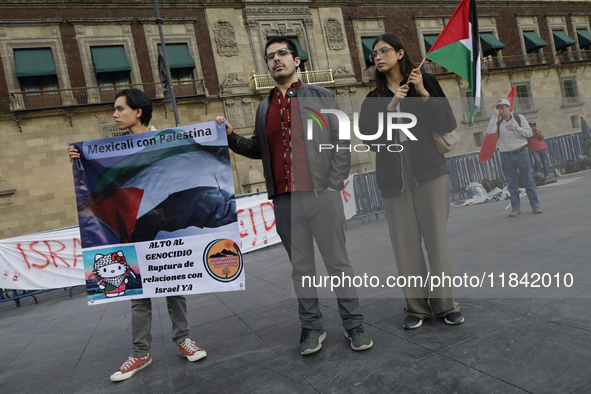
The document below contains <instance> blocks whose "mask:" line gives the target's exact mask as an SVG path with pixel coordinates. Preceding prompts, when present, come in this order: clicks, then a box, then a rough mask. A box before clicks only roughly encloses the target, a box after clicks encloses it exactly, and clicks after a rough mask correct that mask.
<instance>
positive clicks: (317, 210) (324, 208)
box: [273, 190, 363, 330]
mask: <svg viewBox="0 0 591 394" xmlns="http://www.w3.org/2000/svg"><path fill="white" fill-rule="evenodd" d="M273 205H274V207H275V220H276V225H277V233H278V234H279V236H280V237H281V241H282V242H283V246H284V247H285V249H286V250H287V254H288V255H289V259H290V261H291V265H292V272H291V279H292V281H293V285H294V290H295V293H296V296H297V297H298V303H299V315H300V321H301V323H302V324H301V326H302V328H309V329H312V330H320V329H321V328H322V313H320V308H319V305H318V292H317V290H316V288H315V287H313V286H308V285H307V284H306V286H302V276H310V277H313V276H315V275H316V263H315V260H314V242H313V239H316V244H317V245H318V249H319V251H320V254H321V255H322V259H323V260H324V265H325V266H326V270H327V272H328V275H331V276H339V277H341V275H342V274H343V273H344V274H345V275H348V276H350V277H351V278H352V277H353V276H354V275H355V274H354V272H353V268H352V267H351V264H350V263H349V258H348V256H347V249H346V247H345V227H344V226H345V214H344V212H343V202H342V201H341V194H340V193H339V192H337V191H328V190H326V191H323V192H319V193H318V196H316V195H315V193H314V192H293V193H283V194H280V195H277V196H275V197H274V198H273ZM335 293H336V296H337V303H338V307H339V313H340V315H341V319H342V320H343V327H345V329H346V330H350V329H352V328H355V327H357V326H359V325H360V324H361V323H362V322H363V316H362V315H361V313H360V311H359V299H358V298H357V292H356V290H355V289H354V288H348V287H343V286H341V287H337V288H335Z"/></svg>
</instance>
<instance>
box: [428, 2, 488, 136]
mask: <svg viewBox="0 0 591 394" xmlns="http://www.w3.org/2000/svg"><path fill="white" fill-rule="evenodd" d="M479 44H480V43H479V35H478V16H477V14H476V0H462V2H461V3H460V5H459V6H458V8H456V10H455V12H454V13H453V15H452V16H451V18H450V19H449V22H447V24H446V25H445V28H444V29H443V31H442V32H441V34H440V35H439V37H438V38H437V41H435V43H433V46H431V49H430V50H429V52H428V53H427V55H426V56H425V57H426V58H427V59H430V60H431V61H433V62H435V63H437V64H439V65H441V66H443V67H445V68H447V69H448V70H450V71H452V72H454V73H456V74H457V75H459V76H460V77H462V78H464V79H465V80H466V81H468V84H469V88H470V90H471V91H472V97H473V98H474V101H473V103H472V108H471V109H470V124H469V125H470V126H472V124H473V123H474V115H476V113H478V111H479V108H480V92H481V89H480V46H479Z"/></svg>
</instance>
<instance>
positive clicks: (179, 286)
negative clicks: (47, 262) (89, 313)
mask: <svg viewBox="0 0 591 394" xmlns="http://www.w3.org/2000/svg"><path fill="white" fill-rule="evenodd" d="M74 145H75V146H76V148H77V149H78V151H79V152H80V154H81V158H80V159H79V160H75V161H74V164H73V172H74V184H75V189H76V202H77V205H78V220H79V226H80V241H81V245H82V255H83V261H84V275H85V279H86V289H87V293H88V302H89V304H94V303H97V304H99V303H104V302H110V301H118V300H122V299H133V298H149V297H158V296H170V295H183V294H195V293H206V292H220V291H233V290H244V270H243V260H242V252H241V248H240V246H239V244H240V235H239V228H238V221H237V215H236V201H235V197H234V184H233V178H232V168H231V165H230V158H229V153H228V146H227V139H226V134H225V128H224V126H223V125H221V126H220V125H218V124H217V123H216V122H207V123H201V124H194V125H189V126H183V127H179V128H175V129H168V130H156V131H151V132H146V133H140V134H132V135H125V136H121V137H114V138H108V139H102V140H94V141H86V142H79V143H76V144H74Z"/></svg>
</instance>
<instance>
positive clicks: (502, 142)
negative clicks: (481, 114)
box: [486, 99, 544, 217]
mask: <svg viewBox="0 0 591 394" xmlns="http://www.w3.org/2000/svg"><path fill="white" fill-rule="evenodd" d="M493 109H494V114H493V115H492V116H491V118H490V122H489V124H488V127H487V129H486V133H487V134H495V133H498V135H499V152H500V153H501V164H502V166H503V174H505V179H506V180H507V185H508V186H509V193H510V194H511V207H512V208H513V209H512V210H511V213H510V214H509V217H515V216H517V215H520V214H521V210H520V209H519V207H520V205H521V202H520V197H519V186H518V185H519V176H518V174H517V169H519V174H520V175H521V179H522V180H523V183H524V185H525V190H526V192H527V198H528V199H529V204H530V205H531V207H532V209H533V213H542V212H544V211H542V208H540V202H539V201H538V192H537V190H536V184H535V183H534V178H533V176H532V173H531V167H530V159H529V151H528V150H527V146H528V141H527V140H528V138H532V136H533V133H532V130H531V127H530V126H529V125H528V124H527V121H526V120H525V117H524V116H523V115H520V114H511V109H510V103H509V100H507V99H501V100H499V101H497V103H496V104H495V105H494V106H493ZM498 115H501V118H500V119H497V118H498Z"/></svg>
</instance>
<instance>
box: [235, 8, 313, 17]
mask: <svg viewBox="0 0 591 394" xmlns="http://www.w3.org/2000/svg"><path fill="white" fill-rule="evenodd" d="M242 13H243V15H263V14H296V15H297V14H302V15H310V14H311V12H310V8H308V7H294V8H284V7H282V8H271V7H257V8H254V7H253V8H245V9H243V10H242Z"/></svg>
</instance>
